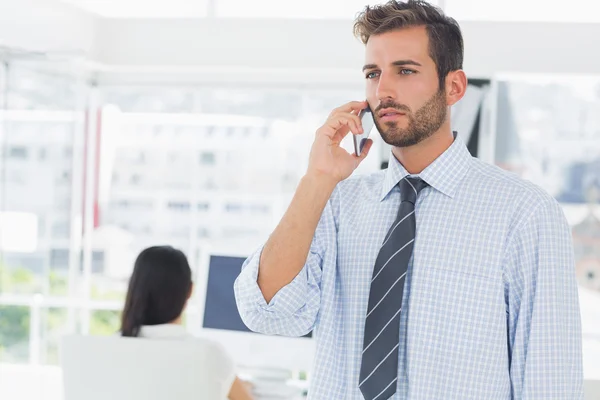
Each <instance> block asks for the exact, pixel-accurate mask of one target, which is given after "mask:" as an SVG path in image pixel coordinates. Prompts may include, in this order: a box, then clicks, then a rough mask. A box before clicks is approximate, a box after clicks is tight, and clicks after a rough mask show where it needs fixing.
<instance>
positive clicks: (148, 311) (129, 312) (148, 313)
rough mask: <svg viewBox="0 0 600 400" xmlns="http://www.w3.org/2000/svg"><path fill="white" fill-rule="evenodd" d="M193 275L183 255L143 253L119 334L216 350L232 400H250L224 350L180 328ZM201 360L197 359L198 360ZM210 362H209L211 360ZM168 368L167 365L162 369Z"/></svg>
mask: <svg viewBox="0 0 600 400" xmlns="http://www.w3.org/2000/svg"><path fill="white" fill-rule="evenodd" d="M192 290H193V284H192V273H191V269H190V266H189V264H188V261H187V258H186V257H185V255H184V254H183V253H182V252H181V251H179V250H177V249H174V248H172V247H170V246H156V247H150V248H147V249H145V250H143V251H142V252H141V253H140V255H139V256H138V257H137V259H136V261H135V265H134V268H133V274H132V275H131V278H130V281H129V288H128V290H127V297H126V299H125V307H124V309H123V316H122V320H121V330H120V334H121V335H122V336H125V337H140V338H145V339H156V340H178V341H181V340H194V341H195V343H196V344H195V345H197V344H201V343H205V344H206V345H207V346H210V347H211V348H212V347H215V348H217V349H218V350H217V351H218V353H219V354H222V357H219V358H220V359H221V361H220V362H219V363H218V365H219V366H218V367H217V365H215V367H216V368H219V369H220V370H221V371H219V376H223V379H224V382H225V383H226V384H225V386H224V387H225V388H230V390H229V391H228V392H229V395H228V397H229V398H230V399H231V400H249V399H251V396H250V395H249V393H248V392H247V390H246V389H245V387H244V386H243V384H242V382H241V381H239V379H237V378H236V376H235V372H234V363H233V361H232V359H231V358H230V357H229V355H228V354H227V352H226V351H225V349H223V348H222V347H221V346H220V345H218V344H216V343H213V342H210V341H207V340H205V339H200V338H195V337H194V336H192V335H190V334H189V333H188V332H187V331H186V330H185V328H184V327H183V325H182V314H183V310H184V309H185V306H186V304H187V301H188V299H189V298H190V297H191V295H192ZM199 361H200V360H199ZM211 363H212V360H211ZM165 367H168V366H165Z"/></svg>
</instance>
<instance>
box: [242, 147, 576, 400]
mask: <svg viewBox="0 0 600 400" xmlns="http://www.w3.org/2000/svg"><path fill="white" fill-rule="evenodd" d="M390 159H391V161H390V166H389V168H388V169H387V170H384V171H380V172H377V173H374V174H372V175H369V176H360V177H351V178H349V179H347V180H345V181H343V182H341V183H340V184H338V186H337V187H336V189H335V190H334V192H333V194H332V196H331V198H330V200H329V202H328V204H327V206H326V207H325V210H324V211H323V214H322V216H321V220H320V222H319V225H318V227H317V230H316V233H315V236H314V239H313V242H312V246H311V249H310V253H309V255H308V259H307V262H306V265H305V266H304V268H303V269H302V271H301V272H300V273H299V274H298V276H297V277H296V278H295V279H294V280H293V281H292V282H291V283H290V284H288V285H287V286H285V287H284V288H282V289H281V290H280V291H279V292H278V293H277V294H276V295H275V297H273V299H272V300H271V302H270V303H269V304H267V303H266V301H265V299H264V297H263V296H262V294H261V292H260V289H259V287H258V285H257V283H256V280H257V275H258V263H259V259H260V252H261V250H262V249H260V250H258V251H257V252H256V253H255V254H254V255H253V256H251V257H250V258H249V259H248V260H247V261H246V263H245V264H244V268H243V270H242V273H241V274H240V276H239V277H238V279H237V281H236V283H235V293H236V299H237V304H238V308H239V311H240V314H241V316H242V319H243V321H244V322H245V323H246V325H247V326H248V327H249V328H250V329H252V330H254V331H258V332H262V333H266V334H277V335H286V336H300V335H304V334H306V333H308V332H310V331H311V330H312V329H313V328H314V331H315V337H316V340H317V343H316V344H317V346H316V355H315V363H314V368H313V374H312V376H311V385H310V390H309V398H310V399H318V400H333V399H356V400H359V399H362V394H361V393H360V390H359V388H358V380H359V371H360V363H361V353H362V347H363V330H364V325H365V315H366V311H367V303H368V299H369V284H370V282H371V276H372V271H373V266H374V264H375V259H376V257H377V253H378V252H379V248H380V246H381V244H382V242H383V239H384V236H385V234H386V233H387V231H388V229H389V228H390V226H391V224H392V223H393V221H394V219H395V217H396V213H397V211H398V207H399V202H400V193H399V187H398V185H397V183H398V182H399V181H400V179H402V178H403V177H405V176H406V175H407V174H408V173H407V171H406V170H405V169H404V168H403V167H402V165H401V164H400V163H399V162H398V161H397V160H396V159H395V158H394V157H393V156H392V157H390ZM419 176H420V177H421V178H422V179H424V180H425V181H426V182H427V183H429V185H430V187H427V188H425V189H423V191H422V192H421V193H420V194H419V198H418V200H417V204H416V211H415V213H416V222H417V233H416V240H415V247H414V252H413V257H412V261H411V263H410V265H409V269H408V274H407V279H406V282H405V287H404V298H403V305H402V312H401V320H400V326H399V327H398V328H399V329H400V347H399V364H398V365H399V371H398V382H397V385H398V386H397V392H396V394H395V395H394V396H393V397H392V398H393V399H410V400H436V399H440V400H451V399H456V400H466V399H474V400H494V399H498V400H507V399H524V400H525V399H527V400H530V399H544V400H563V399H564V400H573V399H576V400H578V399H582V398H583V394H582V393H583V389H582V380H583V372H582V358H581V326H580V324H581V321H580V315H579V304H578V296H577V286H576V282H575V269H574V260H573V249H572V242H571V233H570V229H569V226H568V224H567V222H566V220H565V218H564V215H563V213H562V210H561V208H560V206H559V204H558V203H557V202H556V201H555V200H554V199H552V198H551V197H550V196H549V195H548V194H546V193H545V192H543V191H542V190H541V189H539V188H537V187H536V186H534V185H533V184H531V183H529V182H526V181H523V180H521V179H519V178H518V177H516V176H515V175H513V174H511V173H508V172H506V171H503V170H501V169H499V168H497V167H494V166H491V165H488V164H486V163H483V162H481V161H480V160H478V159H476V158H473V157H471V155H470V154H469V152H468V150H467V149H466V147H465V145H464V143H463V142H462V141H461V139H459V138H457V139H455V141H454V143H453V144H452V146H451V147H450V148H449V149H448V150H446V152H444V154H442V155H441V156H440V157H438V159H437V160H435V161H434V162H433V163H432V164H431V165H430V166H429V167H427V168H426V169H425V170H424V171H423V172H422V173H421V174H419Z"/></svg>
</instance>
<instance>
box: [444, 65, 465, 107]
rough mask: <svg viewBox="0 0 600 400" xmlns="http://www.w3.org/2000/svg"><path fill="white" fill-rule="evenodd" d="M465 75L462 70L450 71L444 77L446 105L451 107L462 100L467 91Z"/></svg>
mask: <svg viewBox="0 0 600 400" xmlns="http://www.w3.org/2000/svg"><path fill="white" fill-rule="evenodd" d="M467 84H468V81H467V75H466V74H465V71H463V70H462V69H459V70H456V71H451V72H450V73H448V76H446V103H447V104H448V106H452V105H454V104H456V103H458V101H459V100H460V99H462V98H463V96H464V95H465V92H466V91H467Z"/></svg>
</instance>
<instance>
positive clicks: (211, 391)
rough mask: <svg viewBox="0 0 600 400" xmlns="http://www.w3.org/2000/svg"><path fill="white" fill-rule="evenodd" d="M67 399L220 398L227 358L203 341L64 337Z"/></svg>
mask: <svg viewBox="0 0 600 400" xmlns="http://www.w3.org/2000/svg"><path fill="white" fill-rule="evenodd" d="M61 364H62V368H63V382H64V393H65V400H82V399H85V400H107V399H111V400H132V399H135V400H137V399H140V400H167V399H169V400H170V399H173V400H192V399H193V400H201V399H202V400H204V399H206V400H224V399H226V397H227V393H228V392H229V389H230V386H231V383H232V381H233V376H234V375H233V374H234V369H233V365H232V362H231V359H230V358H229V357H228V356H227V355H226V354H225V352H224V350H223V349H222V348H221V347H219V346H218V345H216V344H214V343H211V342H208V341H204V340H200V339H198V340H163V339H160V340H159V339H142V338H123V337H117V336H114V337H98V336H80V335H72V336H65V337H63V339H62V343H61Z"/></svg>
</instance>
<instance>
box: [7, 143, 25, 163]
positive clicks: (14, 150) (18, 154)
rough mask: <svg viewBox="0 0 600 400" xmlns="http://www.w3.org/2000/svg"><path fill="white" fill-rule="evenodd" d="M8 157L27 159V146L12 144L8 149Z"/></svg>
mask: <svg viewBox="0 0 600 400" xmlns="http://www.w3.org/2000/svg"><path fill="white" fill-rule="evenodd" d="M8 157H10V158H14V159H18V160H25V159H27V148H26V147H24V146H12V147H10V149H9V151H8Z"/></svg>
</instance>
